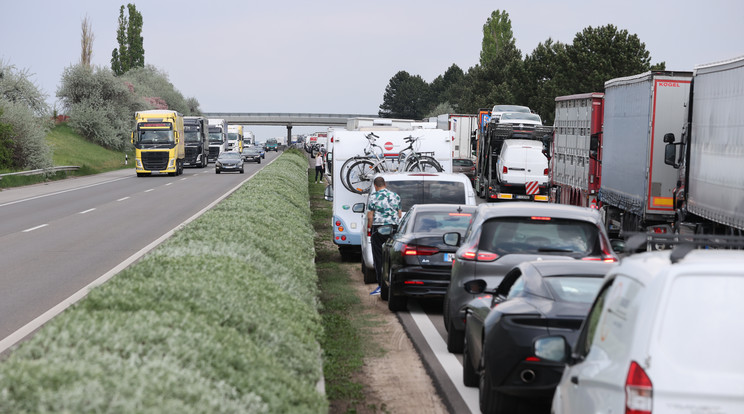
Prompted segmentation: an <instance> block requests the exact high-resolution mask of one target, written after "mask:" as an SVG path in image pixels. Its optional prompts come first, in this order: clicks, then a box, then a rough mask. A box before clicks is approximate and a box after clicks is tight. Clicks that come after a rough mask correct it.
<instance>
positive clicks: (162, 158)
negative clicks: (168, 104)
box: [131, 109, 186, 177]
mask: <svg viewBox="0 0 744 414" xmlns="http://www.w3.org/2000/svg"><path fill="white" fill-rule="evenodd" d="M134 118H135V124H136V125H135V130H134V132H132V136H131V139H132V144H133V145H134V157H135V167H136V170H137V177H144V176H148V175H151V174H152V173H158V174H169V175H174V176H175V175H180V174H181V173H183V164H184V158H185V155H186V154H185V150H184V129H183V115H181V114H180V113H178V112H176V111H168V110H162V109H156V110H150V111H138V112H135V114H134Z"/></svg>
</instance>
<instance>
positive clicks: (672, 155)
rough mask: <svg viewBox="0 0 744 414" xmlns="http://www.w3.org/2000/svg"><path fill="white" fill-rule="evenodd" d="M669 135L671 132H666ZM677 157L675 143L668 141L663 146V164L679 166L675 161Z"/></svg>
mask: <svg viewBox="0 0 744 414" xmlns="http://www.w3.org/2000/svg"><path fill="white" fill-rule="evenodd" d="M667 135H671V134H667ZM664 141H666V135H665V136H664ZM676 158H677V144H674V143H668V144H666V145H665V146H664V164H666V165H671V166H672V167H674V168H679V165H678V164H677V163H676Z"/></svg>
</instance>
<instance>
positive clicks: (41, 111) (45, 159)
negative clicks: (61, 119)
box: [0, 61, 52, 169]
mask: <svg viewBox="0 0 744 414" xmlns="http://www.w3.org/2000/svg"><path fill="white" fill-rule="evenodd" d="M48 117H49V107H48V106H47V104H46V95H45V94H44V93H42V92H41V90H40V89H39V88H38V87H37V86H36V85H35V84H34V83H33V82H32V81H31V80H30V75H29V73H28V71H27V70H21V71H19V70H17V69H16V68H15V66H13V65H10V64H6V63H4V62H3V61H0V124H2V125H3V126H2V128H0V129H1V130H2V133H0V146H1V147H2V149H0V154H2V155H0V159H1V161H0V163H2V166H4V167H6V168H13V169H21V168H28V169H38V168H48V167H51V166H52V152H51V149H50V148H49V145H48V144H47V143H46V139H45V137H46V133H47V131H48V130H49V127H50V126H51V122H50V121H49V119H48ZM7 126H10V129H9V128H8V127H7Z"/></svg>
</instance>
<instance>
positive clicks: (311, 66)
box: [0, 0, 744, 139]
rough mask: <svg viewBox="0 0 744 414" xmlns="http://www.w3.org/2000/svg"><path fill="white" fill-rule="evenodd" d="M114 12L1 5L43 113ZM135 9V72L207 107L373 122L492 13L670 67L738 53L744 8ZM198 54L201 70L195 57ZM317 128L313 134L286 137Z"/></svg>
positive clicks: (653, 2) (452, 56)
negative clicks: (613, 44)
mask: <svg viewBox="0 0 744 414" xmlns="http://www.w3.org/2000/svg"><path fill="white" fill-rule="evenodd" d="M122 4H125V3H123V2H122V1H111V0H69V1H59V0H6V1H3V2H2V5H0V59H1V60H2V61H4V62H5V63H6V64H8V63H9V64H12V65H14V66H16V67H17V68H18V69H26V70H28V71H29V72H30V73H31V74H33V77H32V80H33V81H34V82H35V83H36V84H37V85H38V86H40V88H41V89H42V90H43V91H44V92H45V93H46V94H47V95H49V99H48V101H49V102H50V104H53V103H54V102H55V101H56V97H55V94H56V90H57V87H58V85H59V81H60V78H61V75H62V71H63V70H64V69H65V68H66V67H67V66H70V65H72V64H75V63H77V62H79V60H80V34H81V22H82V20H83V18H84V17H85V16H86V15H87V16H88V18H89V20H90V22H91V24H92V28H93V34H94V35H95V40H94V42H93V59H92V60H93V64H95V65H100V66H106V67H110V60H111V51H112V50H113V49H114V48H115V47H118V45H117V43H116V29H117V26H118V17H119V7H120V6H121V5H122ZM455 4H456V5H455ZM135 5H136V6H137V10H139V11H140V13H141V14H142V17H143V26H144V27H143V29H142V36H143V38H144V47H145V63H146V64H151V65H154V66H156V67H157V68H159V69H161V70H163V71H165V72H166V73H168V75H169V77H170V81H171V82H172V83H173V84H174V85H175V87H176V88H177V89H178V90H179V91H181V93H183V95H184V96H185V97H195V98H196V99H197V100H198V101H199V103H200V104H201V109H202V110H203V111H204V112H305V113H359V114H376V113H377V111H378V110H379V106H380V104H381V103H382V98H383V94H384V92H385V87H386V86H387V84H388V82H389V81H390V78H391V77H392V76H393V75H395V74H396V73H397V72H398V71H401V70H405V71H407V72H408V73H410V74H412V75H421V77H423V78H424V80H426V81H427V82H431V81H432V80H434V78H436V77H437V76H439V75H441V74H443V73H444V71H445V70H446V69H447V68H448V67H449V66H451V65H452V64H453V63H455V64H457V65H458V66H459V67H460V68H462V69H463V70H465V71H467V70H468V68H470V67H472V66H473V65H475V64H476V63H478V58H479V54H480V49H481V40H482V37H483V32H482V28H483V24H484V23H485V21H486V19H487V18H488V17H489V16H490V15H491V12H492V11H494V10H497V9H499V10H503V11H506V12H507V13H509V17H510V19H511V22H512V29H513V32H514V38H515V39H516V43H517V47H518V48H519V49H520V50H521V51H522V54H523V55H527V54H529V53H531V52H532V50H533V49H534V48H535V47H536V46H537V45H538V44H539V43H541V42H544V41H545V40H547V39H548V38H552V39H553V40H556V41H560V42H563V43H571V42H572V41H573V38H574V36H575V35H576V33H578V32H580V31H582V30H583V29H584V28H586V27H588V26H592V27H598V26H604V25H606V24H614V25H615V26H617V27H618V28H619V29H625V30H628V32H630V33H631V34H636V35H638V37H639V38H640V40H641V41H642V42H644V43H645V44H646V49H647V50H648V51H649V52H650V53H651V58H652V63H657V62H660V61H665V62H666V67H667V69H669V70H692V69H693V67H694V66H695V65H698V64H703V63H710V62H715V61H719V60H725V59H729V58H733V57H737V56H740V55H744V44H742V40H744V22H742V18H744V1H742V0H707V1H702V2H701V1H695V2H692V1H689V0H677V1H670V0H661V1H657V0H650V1H649V0H644V1H639V0H630V1H627V0H626V1H617V0H613V1H604V0H591V1H585V0H538V1H529V0H522V1H493V0H491V1H480V0H474V1H469V0H465V1H461V2H454V1H451V0H450V1H446V0H428V1H424V0H422V1H418V0H414V1H409V0H397V1H390V0H376V1H364V2H357V1H348V0H347V1H340V0H339V1H325V0H316V1H296V0H284V1H271V2H269V1H260V2H259V1H250V0H248V1H245V0H211V1H208V2H207V1H193V0H180V1H175V0H157V1H155V0H148V1H138V2H135ZM200 56H201V57H206V58H207V60H208V61H204V60H203V59H202V60H201V61H199V60H197V59H198V58H199V57H200ZM587 92H588V91H587ZM255 129H256V134H257V136H258V138H259V139H265V138H267V137H268V135H284V134H286V132H285V129H284V128H283V127H274V128H269V127H262V128H259V127H256V128H255ZM313 129H318V128H317V127H315V128H309V129H307V128H295V129H294V130H293V132H299V133H303V132H310V130H313ZM273 131H276V132H275V133H274V132H273ZM262 135H265V136H262Z"/></svg>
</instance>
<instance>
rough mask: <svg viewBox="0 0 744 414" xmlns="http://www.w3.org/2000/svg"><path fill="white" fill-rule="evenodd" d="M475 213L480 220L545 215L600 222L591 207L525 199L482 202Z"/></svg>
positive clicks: (595, 211) (597, 214)
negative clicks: (527, 200) (534, 201)
mask: <svg viewBox="0 0 744 414" xmlns="http://www.w3.org/2000/svg"><path fill="white" fill-rule="evenodd" d="M476 213H477V215H478V217H479V218H480V219H482V220H488V219H490V218H494V217H531V216H546V217H553V218H563V219H570V220H582V221H588V222H591V223H594V224H600V222H601V218H600V216H599V212H598V211H597V210H596V209H593V208H589V207H577V206H570V205H566V204H553V203H549V204H548V203H533V202H526V201H514V202H509V203H483V204H480V205H479V206H478V209H477V210H476Z"/></svg>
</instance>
